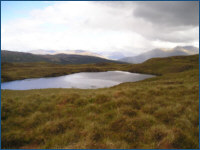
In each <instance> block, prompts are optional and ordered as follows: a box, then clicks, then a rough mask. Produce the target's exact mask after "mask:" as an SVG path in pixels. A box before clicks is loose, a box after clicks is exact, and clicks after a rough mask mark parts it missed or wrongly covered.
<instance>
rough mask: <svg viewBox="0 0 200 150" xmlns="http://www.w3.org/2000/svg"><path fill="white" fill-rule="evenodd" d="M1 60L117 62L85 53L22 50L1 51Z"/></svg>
mask: <svg viewBox="0 0 200 150" xmlns="http://www.w3.org/2000/svg"><path fill="white" fill-rule="evenodd" d="M1 62H49V63H56V64H91V63H102V62H117V61H112V60H108V59H104V58H100V57H95V56H85V55H68V54H56V55H35V54H31V53H24V52H14V51H5V50H2V51H1Z"/></svg>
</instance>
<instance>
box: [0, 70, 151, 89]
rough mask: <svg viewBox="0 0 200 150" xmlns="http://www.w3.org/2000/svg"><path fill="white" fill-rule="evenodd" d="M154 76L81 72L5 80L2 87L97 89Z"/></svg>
mask: <svg viewBox="0 0 200 150" xmlns="http://www.w3.org/2000/svg"><path fill="white" fill-rule="evenodd" d="M151 77H154V76H153V75H146V74H139V73H130V72H124V71H107V72H81V73H75V74H70V75H64V76H59V77H48V78H33V79H25V80H16V81H10V82H4V83H2V84H1V89H10V90H29V89H46V88H79V89H97V88H105V87H111V86H114V85H118V84H120V83H123V82H135V81H140V80H144V79H147V78H151Z"/></svg>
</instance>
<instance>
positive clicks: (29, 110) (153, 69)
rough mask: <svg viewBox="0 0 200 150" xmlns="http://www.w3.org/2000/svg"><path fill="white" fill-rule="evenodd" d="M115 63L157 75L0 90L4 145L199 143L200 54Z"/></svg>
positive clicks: (169, 145) (184, 145)
mask: <svg viewBox="0 0 200 150" xmlns="http://www.w3.org/2000/svg"><path fill="white" fill-rule="evenodd" d="M45 65H46V64H45ZM124 65H125V64H124ZM82 67H83V66H82ZM87 67H89V66H87ZM93 67H94V66H93ZM95 67H96V66H95ZM103 67H105V65H104V66H101V67H99V68H101V69H103ZM115 67H116V68H114V64H113V69H118V70H129V71H131V72H142V73H152V74H158V75H159V76H157V77H155V78H152V79H147V80H143V81H139V82H134V83H123V84H120V85H118V86H115V87H111V88H104V89H95V90H80V89H43V90H27V91H11V90H1V92H2V95H1V98H2V99H1V112H2V116H1V119H2V120H1V126H2V129H1V132H2V135H1V143H2V148H32V149H37V148H80V149H81V148H101V149H104V148H110V149H115V148H121V149H130V148H132V149H134V148H141V149H142V148H144V149H145V148H152V149H154V148H158V149H169V148H174V149H184V148H185V149H187V148H190V149H198V148H199V56H198V55H194V56H179V57H169V58H157V59H151V60H148V61H146V62H144V63H142V64H138V65H130V66H129V65H128V66H120V67H121V68H120V67H118V68H117V65H116V66H115ZM30 68H31V67H30ZM108 68H109V67H108V66H107V68H106V69H108ZM110 68H112V65H111V64H110ZM48 69H49V70H50V68H48ZM2 72H3V70H2Z"/></svg>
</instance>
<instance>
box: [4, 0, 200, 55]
mask: <svg viewBox="0 0 200 150" xmlns="http://www.w3.org/2000/svg"><path fill="white" fill-rule="evenodd" d="M177 45H180V46H184V45H193V46H197V47H199V3H198V1H196V2H189V1H171V2H170V1H166V2H158V1H153V2H136V1H135V2H134V1H126V2H120V1H110V2H109V1H102V2H98V1H93V2H92V1H91V2H87V1H73V2H70V1H66V2H50V1H48V2H44V1H43V2H42V1H41V2H34V1H30V2H17V1H13V2H8V1H7V2H6V1H2V2H1V49H7V50H18V51H28V50H38V49H47V50H67V49H70V50H78V49H82V50H90V51H93V52H109V51H130V52H133V53H141V52H144V51H148V50H151V49H153V48H157V47H159V48H171V47H175V46H177Z"/></svg>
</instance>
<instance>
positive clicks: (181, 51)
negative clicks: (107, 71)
mask: <svg viewBox="0 0 200 150" xmlns="http://www.w3.org/2000/svg"><path fill="white" fill-rule="evenodd" d="M197 53H199V49H198V48H197V47H193V46H183V47H181V46H177V47H175V48H173V49H153V50H151V51H148V52H145V53H142V54H140V55H137V56H134V57H125V58H122V59H119V61H122V62H128V63H142V62H144V61H146V60H148V59H150V58H155V57H169V56H182V55H193V54H197Z"/></svg>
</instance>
